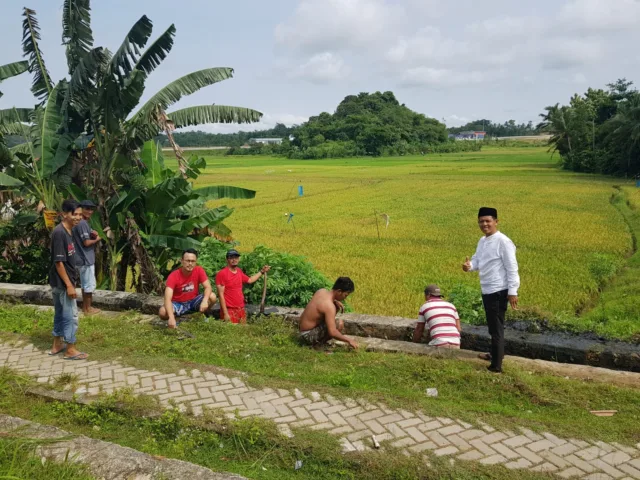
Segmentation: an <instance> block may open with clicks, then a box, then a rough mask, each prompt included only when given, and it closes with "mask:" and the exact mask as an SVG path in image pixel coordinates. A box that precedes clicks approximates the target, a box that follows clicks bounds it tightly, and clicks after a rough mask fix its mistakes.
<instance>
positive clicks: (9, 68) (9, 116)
mask: <svg viewBox="0 0 640 480" xmlns="http://www.w3.org/2000/svg"><path fill="white" fill-rule="evenodd" d="M28 69H29V63H28V62H27V61H21V62H13V63H8V64H6V65H0V83H2V82H3V80H6V79H8V78H11V77H15V76H17V75H20V74H22V73H24V72H26V71H27V70H28ZM0 97H2V92H0ZM28 113H29V110H27V109H20V110H17V109H15V108H10V109H3V110H0V166H2V167H6V166H7V165H9V164H10V163H11V160H12V159H13V155H12V154H11V152H10V151H9V149H8V147H7V145H6V143H5V141H4V135H7V134H9V132H10V126H12V125H14V124H15V123H16V122H20V121H24V120H25V119H26V118H27V117H28ZM4 177H5V175H4V174H3V175H0V187H5V188H6V187H16V186H20V183H21V182H18V184H16V183H15V181H13V180H7V179H6V178H4Z"/></svg>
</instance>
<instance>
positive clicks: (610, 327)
mask: <svg viewBox="0 0 640 480" xmlns="http://www.w3.org/2000/svg"><path fill="white" fill-rule="evenodd" d="M613 204H614V205H615V206H616V208H618V210H619V211H620V213H621V214H622V215H623V216H624V218H625V219H626V221H627V224H628V226H629V231H630V232H632V234H633V235H634V238H635V239H636V241H637V238H638V236H640V210H639V208H640V189H638V188H635V187H622V188H621V189H620V193H618V194H617V195H616V196H615V197H614V200H613ZM638 279H640V252H638V251H637V250H636V252H635V253H634V255H633V256H632V257H631V258H630V259H629V261H628V262H627V264H626V266H625V268H623V269H622V271H621V272H620V274H619V275H618V276H617V277H616V278H615V279H613V281H612V282H611V283H610V284H609V285H607V286H606V288H605V289H604V291H603V292H602V294H601V296H600V299H599V302H598V304H597V306H595V307H594V308H592V309H591V310H590V311H589V312H587V313H585V314H584V315H583V316H582V319H581V320H582V321H583V322H584V323H585V325H586V326H587V328H588V329H589V330H592V331H594V332H596V333H599V334H612V335H613V336H615V337H619V338H634V339H635V340H636V341H638V342H640V331H639V328H640V327H639V326H640V314H639V312H640V284H639V283H638Z"/></svg>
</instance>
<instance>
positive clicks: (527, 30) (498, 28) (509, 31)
mask: <svg viewBox="0 0 640 480" xmlns="http://www.w3.org/2000/svg"><path fill="white" fill-rule="evenodd" d="M544 28H545V22H544V21H543V20H542V19H541V18H539V17H533V16H528V17H510V16H501V17H494V18H487V19H485V20H482V21H480V22H476V23H472V24H471V25H469V26H468V27H467V28H466V30H467V31H468V32H469V33H471V34H473V35H476V36H478V37H481V38H483V39H492V40H496V39H497V40H503V39H506V38H508V39H509V40H510V41H513V40H514V38H515V39H520V38H521V37H528V36H531V35H534V34H537V33H539V32H541V31H543V30H544Z"/></svg>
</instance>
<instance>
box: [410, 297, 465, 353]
mask: <svg viewBox="0 0 640 480" xmlns="http://www.w3.org/2000/svg"><path fill="white" fill-rule="evenodd" d="M459 318H460V317H458V311H457V310H456V307H454V306H453V305H452V304H451V303H449V302H445V301H444V300H441V299H435V298H432V299H431V300H429V301H427V302H426V303H425V304H424V305H422V307H420V315H419V316H418V322H422V323H426V328H427V329H428V330H429V338H430V341H429V345H433V346H439V345H460V332H459V331H458V328H457V327H456V320H458V319H459Z"/></svg>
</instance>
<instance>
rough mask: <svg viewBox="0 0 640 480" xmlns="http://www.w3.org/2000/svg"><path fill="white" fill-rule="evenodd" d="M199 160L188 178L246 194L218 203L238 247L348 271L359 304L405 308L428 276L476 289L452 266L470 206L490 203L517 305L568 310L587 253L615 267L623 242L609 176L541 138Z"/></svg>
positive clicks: (467, 232)
mask: <svg viewBox="0 0 640 480" xmlns="http://www.w3.org/2000/svg"><path fill="white" fill-rule="evenodd" d="M207 165H208V166H207V170H206V172H205V173H204V174H203V175H202V176H201V177H200V178H199V180H198V185H199V186H204V185H216V184H228V185H236V186H241V187H246V188H251V189H254V190H256V191H257V192H258V193H257V195H256V198H255V199H254V200H227V201H225V202H224V203H225V204H226V205H228V206H232V207H235V209H236V211H235V213H234V214H233V215H232V217H231V218H230V219H229V220H228V221H227V222H226V224H227V225H228V226H229V227H230V228H231V229H232V230H233V233H234V236H235V238H236V240H237V241H238V242H240V246H239V250H240V251H242V250H249V249H252V248H253V247H254V246H256V245H259V244H262V245H266V246H269V247H271V248H274V249H277V250H283V251H287V252H291V253H296V254H299V255H303V256H305V257H307V258H308V259H309V260H310V261H311V262H312V263H313V264H314V265H315V267H316V268H318V269H319V270H320V271H322V272H323V273H324V274H325V275H326V276H327V277H329V278H330V279H333V278H335V277H337V276H340V275H348V276H350V277H351V278H352V279H353V280H354V282H355V285H356V292H355V294H354V295H352V297H350V303H351V306H352V308H353V309H354V310H355V311H356V312H359V313H372V314H383V315H392V316H394V315H398V316H405V317H413V316H415V315H416V312H417V309H418V307H419V305H420V304H421V302H422V299H423V296H422V291H423V289H424V287H425V285H427V284H429V283H438V284H439V285H440V286H441V288H443V290H444V291H445V292H447V291H450V289H452V288H453V287H454V286H455V285H457V284H460V283H462V284H466V285H469V286H472V287H475V288H478V289H479V283H478V278H477V274H476V273H469V274H465V273H464V272H462V269H461V264H462V262H463V260H464V258H465V256H467V255H469V256H471V255H472V254H473V253H474V251H475V247H476V244H477V242H478V239H479V238H480V236H481V233H480V231H479V229H478V227H477V224H476V216H477V210H478V208H479V207H480V206H493V207H496V208H497V209H498V212H499V217H500V224H499V225H500V229H501V231H502V232H504V233H505V234H506V235H508V236H509V237H510V238H511V239H512V240H513V241H514V242H515V244H516V246H517V248H518V250H517V256H518V261H519V264H520V275H521V281H522V287H521V290H520V304H521V307H523V308H525V309H526V310H533V311H539V312H549V313H552V314H556V315H558V314H559V315H564V314H567V315H571V314H574V313H575V312H576V311H579V310H581V309H582V308H584V307H585V306H588V305H589V304H590V303H591V302H592V301H593V299H594V296H595V295H597V290H598V279H597V276H595V275H594V273H593V272H594V269H593V265H594V262H595V264H596V266H597V262H598V261H601V260H602V259H603V258H604V259H605V260H607V261H610V262H613V263H615V264H616V265H621V264H622V263H623V262H624V259H625V257H626V256H627V255H628V254H629V253H630V252H631V250H632V238H631V235H630V232H629V230H628V227H627V225H626V224H625V222H624V219H623V217H622V215H621V214H620V212H619V211H618V210H617V209H616V208H615V207H614V206H613V205H612V204H611V203H610V198H611V195H612V194H613V192H614V189H613V185H614V184H616V183H620V182H619V181H617V180H616V179H611V178H602V177H595V176H592V175H581V174H576V173H571V172H564V171H562V170H560V169H559V168H558V167H557V164H556V159H551V158H550V156H549V154H548V153H547V151H546V149H545V148H513V149H506V148H502V149H498V148H496V149H485V150H483V151H482V152H472V153H458V154H443V155H431V156H426V157H422V156H407V157H396V158H381V159H372V158H357V159H334V160H313V161H309V160H288V159H283V158H265V157H220V156H209V157H207ZM300 185H302V186H303V188H304V195H303V196H302V197H300V196H299V195H298V186H300ZM374 212H377V223H376V215H375V214H374ZM288 213H293V214H294V217H293V223H291V222H289V223H287V216H286V215H285V214H288ZM383 214H386V215H388V216H389V225H388V227H387V226H386V222H385V219H384V218H382V215H383ZM378 231H379V235H380V238H378Z"/></svg>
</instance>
